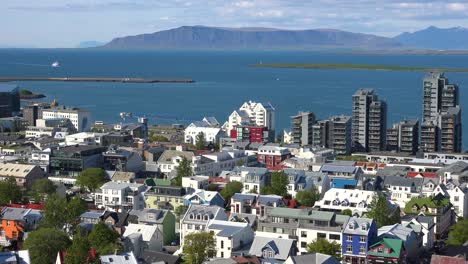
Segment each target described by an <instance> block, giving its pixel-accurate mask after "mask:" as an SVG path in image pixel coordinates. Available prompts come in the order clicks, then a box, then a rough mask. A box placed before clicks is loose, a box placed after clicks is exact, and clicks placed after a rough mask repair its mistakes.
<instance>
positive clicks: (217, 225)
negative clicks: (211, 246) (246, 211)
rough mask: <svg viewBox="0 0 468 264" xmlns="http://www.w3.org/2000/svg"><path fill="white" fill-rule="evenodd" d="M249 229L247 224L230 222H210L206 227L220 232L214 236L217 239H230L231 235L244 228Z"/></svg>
mask: <svg viewBox="0 0 468 264" xmlns="http://www.w3.org/2000/svg"><path fill="white" fill-rule="evenodd" d="M246 227H247V228H250V226H249V224H248V223H239V222H232V221H216V220H215V221H212V222H211V223H210V224H209V225H208V229H215V230H220V231H219V232H218V233H217V234H216V236H219V237H232V236H233V235H235V234H237V233H239V232H240V231H242V230H243V229H244V228H246Z"/></svg>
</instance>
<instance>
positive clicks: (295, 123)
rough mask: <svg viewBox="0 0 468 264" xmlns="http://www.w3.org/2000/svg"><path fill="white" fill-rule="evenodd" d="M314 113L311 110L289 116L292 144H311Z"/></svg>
mask: <svg viewBox="0 0 468 264" xmlns="http://www.w3.org/2000/svg"><path fill="white" fill-rule="evenodd" d="M314 123H315V115H314V113H311V112H299V113H298V114H297V115H295V116H292V117H291V132H292V138H293V142H292V143H293V144H298V145H300V146H307V145H312V141H313V129H312V126H313V125H314Z"/></svg>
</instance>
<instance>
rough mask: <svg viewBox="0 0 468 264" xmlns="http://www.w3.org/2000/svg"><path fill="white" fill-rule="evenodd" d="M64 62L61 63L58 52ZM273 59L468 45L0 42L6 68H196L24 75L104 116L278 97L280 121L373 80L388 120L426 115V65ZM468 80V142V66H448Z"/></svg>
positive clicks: (381, 59)
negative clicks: (162, 46)
mask: <svg viewBox="0 0 468 264" xmlns="http://www.w3.org/2000/svg"><path fill="white" fill-rule="evenodd" d="M55 60H57V61H59V62H60V64H61V67H59V68H52V67H50V64H51V63H52V62H53V61H55ZM258 62H263V63H301V62H302V63H362V64H386V65H401V66H420V67H447V68H450V67H453V68H468V55H373V54H372V55H361V54H323V53H314V52H305V51H302V52H301V51H291V52H286V51H281V52H279V51H276V52H274V51H268V52H267V51H265V52H260V51H255V52H253V51H252V52H246V51H238V52H235V51H212V52H207V51H102V50H77V49H71V50H33V49H31V50H27V49H26V50H21V49H3V50H0V76H24V77H36V76H37V77H46V76H47V77H122V78H126V77H146V78H191V79H194V80H195V83H191V84H185V83H184V84H175V83H155V84H125V83H99V82H95V83H73V82H16V83H17V84H18V85H19V86H20V87H21V88H24V89H30V90H32V91H34V92H37V93H44V94H46V95H47V98H46V100H52V99H57V100H58V101H59V103H60V104H63V105H70V106H77V107H83V108H87V109H89V110H90V111H91V112H92V116H93V119H94V120H101V121H108V122H118V121H120V117H119V113H120V112H132V113H133V114H134V116H146V117H148V118H149V122H150V123H151V124H172V123H188V122H190V121H192V120H199V119H201V118H203V116H215V117H216V118H217V119H218V121H220V122H224V121H225V120H226V119H227V117H228V115H229V114H230V113H231V112H232V111H233V110H234V109H236V108H238V107H239V106H240V105H241V104H242V103H243V102H244V101H247V100H253V101H261V102H271V103H272V104H273V106H274V107H275V108H276V127H277V128H276V129H277V131H282V129H283V128H287V127H289V126H290V116H291V115H294V114H296V113H297V112H298V111H312V112H314V113H315V115H316V116H317V118H328V117H329V116H331V115H338V114H346V115H350V114H351V96H352V94H353V93H354V92H355V91H356V90H357V89H358V88H373V89H375V90H376V92H377V94H378V95H379V97H380V98H382V99H385V100H387V105H388V126H390V125H391V124H392V123H394V122H397V121H399V120H402V119H416V118H417V119H421V101H422V78H423V77H424V73H421V72H403V71H401V72H400V71H367V70H310V69H269V68H254V67H251V65H252V64H255V63H258ZM446 76H447V77H448V78H449V80H450V82H452V83H457V84H459V86H460V104H461V106H462V110H463V114H462V116H463V121H464V124H465V127H464V128H465V131H464V137H463V142H464V149H467V148H468V134H467V132H466V131H467V128H466V124H468V113H466V112H464V110H465V109H466V107H468V106H467V105H468V91H467V89H468V73H448V74H446Z"/></svg>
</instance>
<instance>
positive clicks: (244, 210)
mask: <svg viewBox="0 0 468 264" xmlns="http://www.w3.org/2000/svg"><path fill="white" fill-rule="evenodd" d="M230 206H231V213H238V214H252V215H256V216H259V217H263V216H265V213H266V208H267V207H285V206H286V205H285V204H284V201H283V198H282V197H281V196H278V195H262V194H254V193H246V194H241V193H236V194H234V195H233V196H232V197H231V203H230Z"/></svg>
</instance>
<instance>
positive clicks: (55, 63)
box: [52, 61, 60, 68]
mask: <svg viewBox="0 0 468 264" xmlns="http://www.w3.org/2000/svg"><path fill="white" fill-rule="evenodd" d="M52 67H54V68H57V67H60V63H59V62H58V61H54V62H53V63H52Z"/></svg>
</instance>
